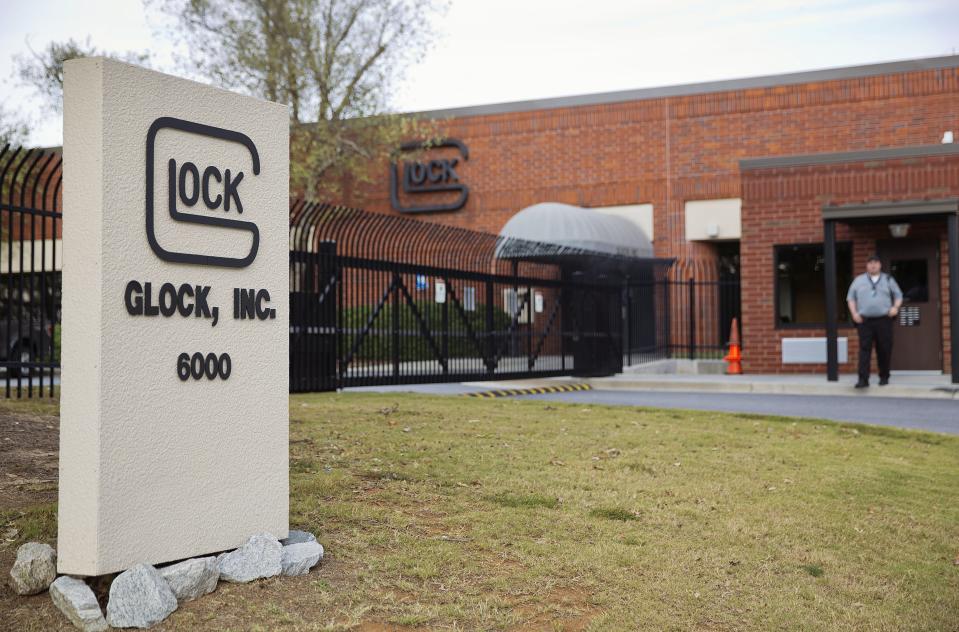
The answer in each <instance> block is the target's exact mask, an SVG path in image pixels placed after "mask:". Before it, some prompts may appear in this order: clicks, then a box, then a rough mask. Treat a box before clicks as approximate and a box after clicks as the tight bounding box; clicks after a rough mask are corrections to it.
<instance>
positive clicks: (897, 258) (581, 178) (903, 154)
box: [363, 56, 959, 373]
mask: <svg viewBox="0 0 959 632" xmlns="http://www.w3.org/2000/svg"><path fill="white" fill-rule="evenodd" d="M423 115H424V116H427V117H429V118H432V119H433V120H435V121H437V124H438V126H439V127H440V128H441V130H442V132H443V134H445V135H446V136H447V137H449V138H451V139H455V140H456V141H457V142H456V143H451V144H449V145H448V146H443V147H435V148H433V149H430V150H428V151H427V152H426V154H424V155H423V156H422V157H419V158H417V161H418V162H419V164H420V165H421V166H420V167H416V168H414V170H413V171H408V170H404V169H399V168H398V170H397V172H396V173H395V174H393V176H392V180H393V182H392V183H389V182H387V179H386V178H384V181H383V183H382V186H379V187H377V188H376V189H375V190H374V191H373V192H371V193H370V194H369V195H367V196H366V199H365V200H364V201H363V204H364V206H366V207H367V208H369V209H370V210H374V211H378V212H384V213H398V212H403V211H406V212H409V211H410V210H411V209H413V210H415V209H418V208H422V207H433V210H432V212H428V213H422V214H419V213H415V214H413V215H414V216H415V217H418V218H420V219H423V220H426V221H432V222H440V223H444V224H450V225H455V226H462V227H467V228H472V229H477V230H482V231H488V232H498V231H499V230H500V229H501V228H502V227H503V225H504V224H505V223H506V222H507V221H508V220H509V219H510V218H511V217H512V216H513V215H515V214H516V213H517V212H518V211H520V210H521V209H524V208H526V207H528V206H531V205H533V204H537V203H540V202H563V203H567V204H573V205H578V206H581V207H589V208H594V209H599V210H601V211H602V212H606V213H612V214H618V215H622V216H626V217H628V218H629V219H631V220H632V221H634V222H635V223H637V224H639V225H640V226H641V227H642V228H643V229H644V230H645V231H646V232H647V234H648V236H649V237H650V239H651V240H652V243H653V247H654V251H655V255H656V256H658V257H666V258H674V259H675V260H676V264H675V265H674V273H675V274H676V275H677V277H678V278H687V277H689V276H694V277H695V278H697V279H708V278H713V277H715V275H716V274H717V270H718V267H719V262H720V260H721V258H723V257H725V258H727V259H728V258H733V259H735V258H736V257H738V267H739V270H740V275H741V286H742V305H741V310H742V332H743V337H744V347H745V362H744V368H745V370H746V371H749V372H791V371H815V372H823V371H824V370H825V364H824V357H825V356H824V354H825V353H826V349H827V348H828V345H826V344H825V342H824V341H823V340H821V338H823V337H824V336H825V334H826V330H827V321H829V320H830V319H829V318H827V315H826V306H827V303H828V302H829V301H827V297H826V293H825V286H826V281H824V275H823V265H825V263H826V257H825V255H824V251H823V241H824V221H823V217H824V216H825V215H824V214H827V215H828V214H829V213H832V215H829V217H831V218H833V220H834V224H833V225H834V226H835V227H836V232H835V236H836V243H837V247H836V266H837V268H836V277H835V278H836V284H837V290H836V292H837V298H836V301H835V310H836V311H835V313H834V314H832V316H833V317H834V318H835V320H836V321H837V322H836V327H837V329H836V332H837V333H838V338H839V340H838V343H837V345H838V346H837V349H838V360H839V362H840V370H842V371H843V372H849V371H853V370H854V367H855V362H856V351H855V350H856V347H857V340H856V334H855V329H854V328H853V327H852V326H851V325H849V324H848V314H847V313H846V309H845V301H844V298H845V285H846V284H847V283H848V282H849V280H850V279H851V278H852V276H853V275H854V274H858V273H859V272H861V271H862V269H863V266H864V262H865V259H866V257H867V256H868V255H869V254H870V253H873V252H877V251H878V252H879V253H880V254H881V255H882V256H883V258H884V259H885V261H886V266H887V270H890V269H891V271H892V272H893V274H894V275H896V276H899V277H901V278H900V283H901V284H905V285H909V288H904V289H906V290H907V294H908V293H909V291H910V290H911V292H912V296H911V297H910V300H909V301H907V307H909V309H908V310H904V312H906V314H907V316H908V318H906V317H904V318H905V319H900V323H899V326H898V329H899V330H898V331H897V336H898V338H897V340H898V341H899V342H900V344H899V345H898V351H897V354H896V356H895V358H894V368H898V369H900V370H904V369H911V370H929V371H945V372H947V373H948V372H950V370H951V366H952V363H951V358H952V355H951V340H952V333H951V332H952V329H951V328H950V315H951V312H950V306H949V299H950V293H949V281H950V279H955V278H956V275H950V274H949V256H948V253H949V247H948V240H947V233H948V231H947V228H948V226H949V223H950V222H953V223H954V222H955V214H956V212H957V202H956V200H957V199H959V144H955V145H953V144H948V141H951V137H952V134H953V132H954V131H956V132H959V56H952V57H939V58H931V59H919V60H913V61H905V62H895V63H885V64H875V65H869V66H857V67H848V68H838V69H830V70H821V71H812V72H803V73H794V74H784V75H776V76H767V77H756V78H749V79H741V80H731V81H718V82H710V83H701V84H691V85H680V86H670V87H664V88H652V89H642V90H633V91H625V92H614V93H605V94H593V95H583V96H575V97H564V98H555V99H544V100H539V101H525V102H516V103H505V104H497V105H481V106H476V107H466V108H458V109H452V110H442V111H435V112H428V113H423ZM430 161H432V162H430ZM416 169H419V170H418V171H417V170H416ZM391 190H393V191H395V194H394V195H393V196H392V198H393V199H391V195H390V191H391ZM463 200H465V203H463V204H462V205H460V202H461V201H463ZM849 205H859V206H858V207H851V206H849ZM436 207H440V208H443V207H446V210H435V209H436ZM836 209H840V210H838V211H837V210H836ZM842 209H846V210H845V211H843V210H842ZM850 209H851V210H850ZM837 213H838V215H837ZM857 213H858V215H857ZM850 214H852V216H854V217H851V216H850ZM850 217H851V218H850ZM950 218H951V219H950ZM890 224H895V225H896V226H897V227H896V228H893V229H891V228H890ZM891 231H895V232H896V234H897V235H899V236H898V237H893V233H892V232H891ZM903 232H905V236H903ZM703 316H704V317H708V316H709V315H708V314H704V315H703ZM810 338H819V339H820V340H816V341H812V342H810V341H809V340H808V339H810ZM807 343H808V344H807ZM847 348H848V354H847V353H844V350H845V349H847ZM917 349H918V350H920V351H916V350H917Z"/></svg>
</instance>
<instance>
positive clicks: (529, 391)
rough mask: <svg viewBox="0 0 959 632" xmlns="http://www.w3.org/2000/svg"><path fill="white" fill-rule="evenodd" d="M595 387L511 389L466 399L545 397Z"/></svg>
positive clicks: (475, 395)
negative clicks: (518, 396) (522, 396)
mask: <svg viewBox="0 0 959 632" xmlns="http://www.w3.org/2000/svg"><path fill="white" fill-rule="evenodd" d="M592 389H593V387H592V386H590V385H589V384H564V385H561V386H537V387H534V388H511V389H497V390H489V391H478V392H476V393H464V394H463V396H464V397H487V398H492V397H512V396H515V395H545V394H547V393H570V392H572V391H590V390H592Z"/></svg>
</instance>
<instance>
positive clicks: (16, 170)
mask: <svg viewBox="0 0 959 632" xmlns="http://www.w3.org/2000/svg"><path fill="white" fill-rule="evenodd" d="M61 166H62V163H61V158H60V155H59V153H57V152H52V151H44V150H26V149H16V148H11V147H9V146H7V147H3V148H2V149H0V379H3V381H4V382H3V389H4V394H5V396H6V397H11V396H15V397H23V396H27V397H34V396H41V397H43V396H51V395H54V394H55V393H56V389H57V386H58V385H59V368H60V305H61V275H60V272H61V268H62V254H61V253H62V244H61V235H62V231H61V219H62V213H61V201H60V200H61V191H60V189H61V183H62V170H61ZM670 263H671V262H670V261H663V260H655V261H649V260H646V261H642V260H633V259H628V258H622V257H615V256H605V255H598V254H597V253H593V252H588V251H583V250H577V249H574V248H566V247H557V246H555V245H550V244H538V243H535V242H526V241H519V240H511V241H504V240H502V239H500V238H498V237H497V236H495V235H490V234H486V233H479V232H476V231H471V230H466V229H463V228H455V227H451V226H445V225H440V224H435V223H428V222H423V221H418V220H413V219H410V218H407V217H397V216H394V215H385V214H377V213H367V212H363V211H359V210H356V209H349V208H344V207H336V206H330V205H325V204H314V203H307V202H302V201H299V202H294V203H292V204H291V207H290V309H291V313H290V390H291V391H320V390H331V389H335V388H341V387H346V386H359V385H374V384H400V383H415V382H438V381H463V380H485V379H491V378H495V379H511V378H519V377H544V376H555V375H600V374H609V373H614V372H616V371H619V370H621V368H622V367H623V365H624V364H627V365H629V364H637V363H641V362H648V361H651V360H655V359H659V358H666V357H694V358H699V357H720V356H721V355H722V353H724V352H725V348H726V343H727V337H728V333H729V322H730V320H731V318H732V317H733V316H738V314H739V282H738V279H722V278H721V279H720V280H714V281H701V280H693V279H688V278H686V279H677V278H672V276H671V275H673V274H674V273H675V268H670Z"/></svg>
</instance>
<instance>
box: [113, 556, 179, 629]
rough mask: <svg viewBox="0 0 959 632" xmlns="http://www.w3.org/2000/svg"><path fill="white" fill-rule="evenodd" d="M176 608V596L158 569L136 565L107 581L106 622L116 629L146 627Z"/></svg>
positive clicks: (159, 620)
mask: <svg viewBox="0 0 959 632" xmlns="http://www.w3.org/2000/svg"><path fill="white" fill-rule="evenodd" d="M176 608H177V602H176V595H174V594H173V589H172V588H170V584H168V583H167V581H166V580H165V579H163V576H162V575H161V574H160V571H158V570H157V569H155V568H153V567H152V566H150V565H148V564H137V565H136V566H134V567H133V568H131V569H130V570H126V571H123V572H122V573H120V574H119V575H117V577H116V579H114V580H113V583H112V584H110V600H109V601H108V602H107V623H109V624H110V625H111V626H113V627H115V628H149V627H153V626H154V625H156V624H157V623H160V622H161V621H163V620H164V619H166V618H167V617H168V616H170V614H171V613H173V611H174V610H176Z"/></svg>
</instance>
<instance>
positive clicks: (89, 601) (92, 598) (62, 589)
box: [50, 575, 108, 632]
mask: <svg viewBox="0 0 959 632" xmlns="http://www.w3.org/2000/svg"><path fill="white" fill-rule="evenodd" d="M50 598H51V599H52V600H53V605H55V606H56V607H57V609H58V610H59V611H60V612H62V613H63V614H64V615H65V616H66V617H67V619H70V623H72V624H73V625H75V626H76V627H78V628H80V629H81V630H83V631H84V632H103V630H106V629H107V627H108V626H107V621H106V619H104V618H103V613H102V612H101V611H100V604H98V603H97V597H96V595H94V594H93V591H92V590H91V589H90V587H89V586H87V583H86V582H85V581H83V580H82V579H77V578H75V577H68V576H66V575H64V576H63V577H60V578H59V579H57V580H56V581H55V582H53V583H52V584H50Z"/></svg>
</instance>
